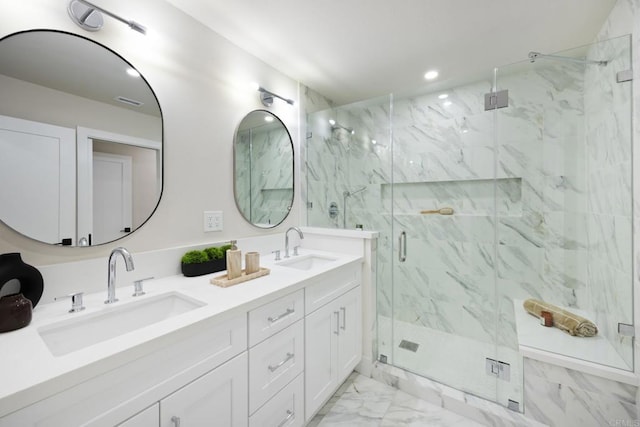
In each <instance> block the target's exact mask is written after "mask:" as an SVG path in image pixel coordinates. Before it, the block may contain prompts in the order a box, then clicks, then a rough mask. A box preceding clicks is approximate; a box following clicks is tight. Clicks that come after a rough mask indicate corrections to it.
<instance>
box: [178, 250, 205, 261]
mask: <svg viewBox="0 0 640 427" xmlns="http://www.w3.org/2000/svg"><path fill="white" fill-rule="evenodd" d="M181 261H182V263H183V264H199V263H201V262H207V261H209V256H208V255H207V253H206V252H205V251H189V252H187V253H186V254H184V255H183V256H182V260H181Z"/></svg>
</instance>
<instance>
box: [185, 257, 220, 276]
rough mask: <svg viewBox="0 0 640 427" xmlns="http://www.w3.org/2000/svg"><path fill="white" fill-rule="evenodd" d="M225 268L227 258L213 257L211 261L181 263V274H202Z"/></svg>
mask: <svg viewBox="0 0 640 427" xmlns="http://www.w3.org/2000/svg"><path fill="white" fill-rule="evenodd" d="M226 269H227V260H226V259H225V258H222V259H214V260H213V261H207V262H201V263H198V264H182V274H184V275H185V276H187V277H195V276H202V275H204V274H211V273H215V272H216V271H222V270H226Z"/></svg>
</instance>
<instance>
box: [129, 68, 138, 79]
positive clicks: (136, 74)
mask: <svg viewBox="0 0 640 427" xmlns="http://www.w3.org/2000/svg"><path fill="white" fill-rule="evenodd" d="M127 74H129V75H130V76H131V77H140V73H139V72H138V71H137V70H134V69H133V68H127Z"/></svg>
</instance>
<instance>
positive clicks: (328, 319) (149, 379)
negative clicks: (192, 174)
mask: <svg viewBox="0 0 640 427" xmlns="http://www.w3.org/2000/svg"><path fill="white" fill-rule="evenodd" d="M362 262H363V258H362V257H361V256H357V255H348V254H338V253H333V252H323V251H317V250H308V249H304V250H302V251H301V253H300V255H298V256H292V257H290V258H286V259H283V260H281V261H275V260H273V256H263V260H262V264H263V266H265V267H267V268H269V269H270V270H271V274H269V275H268V276H264V277H260V278H257V279H255V280H251V281H248V282H244V283H241V284H239V285H236V286H232V287H229V288H220V287H217V286H214V285H211V284H210V283H209V278H210V277H209V275H207V276H199V277H193V278H187V277H183V276H169V277H164V278H159V279H153V280H149V281H146V282H145V283H144V290H143V292H144V293H143V294H142V292H140V289H137V290H136V292H134V287H133V286H120V287H118V288H117V298H118V300H119V301H118V302H117V303H114V304H107V305H105V304H104V303H103V302H104V299H105V294H106V292H104V293H92V294H89V295H85V296H84V300H83V304H84V306H85V307H86V309H84V310H82V311H78V312H72V313H69V308H70V304H69V302H68V301H67V302H65V301H60V302H55V303H50V304H43V305H39V306H38V307H37V310H36V311H34V317H33V321H32V323H31V324H30V325H29V326H28V327H26V328H23V329H21V330H18V331H14V332H11V333H7V334H3V336H2V339H3V346H5V351H3V352H2V353H1V354H0V361H1V363H0V377H1V378H2V381H0V426H2V427H9V426H10V427H16V426H34V425H38V426H56V427H57V426H62V425H65V426H72V425H73V426H79V425H91V426H116V425H119V426H126V427H132V426H145V427H148V426H163V427H164V426H172V427H179V426H182V427H184V426H190V425H204V424H205V420H215V425H220V426H260V427H262V426H281V427H284V426H302V425H304V424H305V423H306V422H307V421H308V420H309V419H310V418H311V417H312V416H313V415H314V414H315V413H316V412H317V411H318V410H319V409H320V407H321V406H322V405H323V404H324V403H325V402H326V400H327V399H328V398H329V397H330V396H331V395H332V394H333V393H334V392H335V390H336V389H337V388H338V386H339V385H340V383H341V382H342V381H343V380H344V379H345V378H346V377H347V376H348V375H349V373H351V371H352V370H353V369H354V368H355V366H356V365H357V364H358V362H359V361H360V359H361V357H362V291H361V286H360V285H361V277H362ZM105 288H106V286H105ZM105 291H106V289H105ZM134 294H136V295H137V296H134Z"/></svg>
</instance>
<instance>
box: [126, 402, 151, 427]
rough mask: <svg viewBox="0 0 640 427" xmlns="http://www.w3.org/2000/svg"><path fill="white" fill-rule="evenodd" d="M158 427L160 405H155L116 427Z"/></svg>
mask: <svg viewBox="0 0 640 427" xmlns="http://www.w3.org/2000/svg"><path fill="white" fill-rule="evenodd" d="M159 425H160V405H159V404H158V403H156V404H155V405H153V406H150V407H149V408H147V409H145V410H144V411H142V412H140V413H139V414H137V415H134V416H133V417H131V418H129V419H128V420H127V421H125V422H123V423H122V424H118V427H152V426H153V427H155V426H159Z"/></svg>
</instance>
